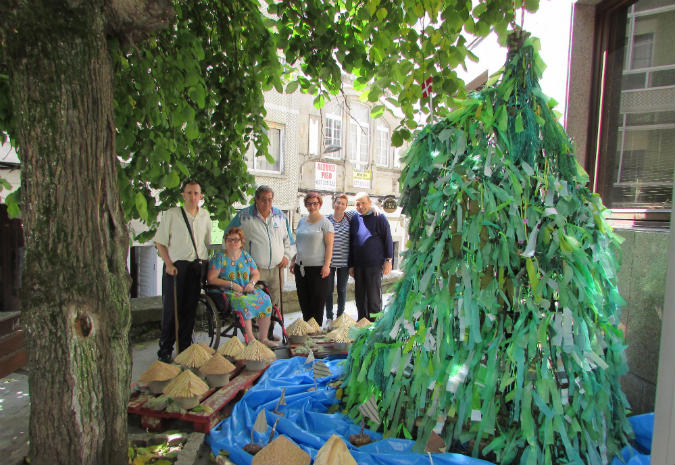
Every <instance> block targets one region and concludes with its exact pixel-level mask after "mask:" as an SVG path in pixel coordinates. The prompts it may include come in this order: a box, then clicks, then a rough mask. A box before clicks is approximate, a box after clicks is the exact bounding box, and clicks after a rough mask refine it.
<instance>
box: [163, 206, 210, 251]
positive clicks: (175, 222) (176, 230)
mask: <svg viewBox="0 0 675 465" xmlns="http://www.w3.org/2000/svg"><path fill="white" fill-rule="evenodd" d="M181 208H182V207H174V208H170V209H168V210H167V211H165V212H164V214H163V215H162V219H161V221H160V223H159V228H158V229H157V232H156V233H155V237H154V238H153V241H154V242H157V243H159V244H162V245H164V246H166V247H167V248H168V249H169V257H171V260H172V261H174V262H176V261H178V260H188V261H192V260H195V259H197V258H201V259H207V258H208V256H209V252H208V250H207V249H206V246H207V245H210V244H211V218H210V217H209V214H208V212H207V211H206V210H204V209H203V208H200V209H199V210H198V211H197V215H195V216H192V215H190V214H189V213H188V212H187V210H186V211H185V214H186V215H187V218H188V221H189V222H190V228H191V229H192V234H193V235H194V238H195V244H196V245H197V250H198V251H199V257H197V254H195V248H194V246H193V245H192V239H190V232H189V231H188V228H187V226H186V225H185V220H184V219H183V214H182V213H181Z"/></svg>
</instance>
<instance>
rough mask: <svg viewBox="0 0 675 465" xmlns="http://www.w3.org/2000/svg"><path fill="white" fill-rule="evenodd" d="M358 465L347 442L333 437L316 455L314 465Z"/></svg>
mask: <svg viewBox="0 0 675 465" xmlns="http://www.w3.org/2000/svg"><path fill="white" fill-rule="evenodd" d="M335 464H340V465H356V460H354V457H352V454H350V453H349V449H348V448H347V445H346V444H345V442H344V441H343V440H342V438H340V437H339V436H336V435H335V434H334V435H332V436H331V437H330V438H329V439H328V441H326V444H324V445H323V446H322V447H321V449H319V452H317V453H316V458H315V459H314V465H335Z"/></svg>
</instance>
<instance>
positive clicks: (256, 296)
mask: <svg viewBox="0 0 675 465" xmlns="http://www.w3.org/2000/svg"><path fill="white" fill-rule="evenodd" d="M209 266H210V267H211V268H215V269H217V270H218V277H219V278H220V279H226V280H228V281H232V282H234V283H237V284H239V285H240V286H242V287H246V284H248V282H249V281H250V276H251V271H253V270H255V269H257V268H258V267H257V266H256V264H255V262H254V261H253V258H252V257H251V256H250V255H249V254H248V252H246V251H245V250H242V251H241V255H239V258H238V259H236V260H231V259H230V258H229V257H228V256H227V255H226V254H225V253H223V252H218V253H216V255H215V256H214V257H213V258H211V263H210V265H209ZM223 295H224V296H225V298H226V299H228V300H229V302H230V306H231V307H232V310H233V311H235V312H241V314H242V315H243V316H244V319H246V320H251V319H253V318H255V317H258V318H264V317H266V316H268V315H270V314H271V313H272V301H271V300H270V296H268V295H267V294H266V293H265V292H264V291H263V290H261V289H255V290H254V291H253V292H252V293H250V294H242V293H240V292H235V291H233V290H231V289H227V290H225V291H223Z"/></svg>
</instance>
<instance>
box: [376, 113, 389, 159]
mask: <svg viewBox="0 0 675 465" xmlns="http://www.w3.org/2000/svg"><path fill="white" fill-rule="evenodd" d="M375 137H376V139H375V143H376V144H377V145H376V147H375V150H376V151H375V162H376V163H377V164H378V165H380V166H386V167H389V166H390V164H391V153H390V152H391V150H390V146H389V145H390V144H389V141H390V137H389V127H388V126H386V125H385V124H383V123H379V124H378V125H377V131H376V133H375Z"/></svg>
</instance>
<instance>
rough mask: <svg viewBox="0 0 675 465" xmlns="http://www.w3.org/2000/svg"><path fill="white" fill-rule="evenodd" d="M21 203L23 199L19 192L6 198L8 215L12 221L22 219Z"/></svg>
mask: <svg viewBox="0 0 675 465" xmlns="http://www.w3.org/2000/svg"><path fill="white" fill-rule="evenodd" d="M20 201H21V197H20V195H19V191H18V190H16V191H14V192H12V193H11V194H9V195H8V196H7V197H6V198H5V204H6V205H7V215H9V217H10V218H11V219H15V218H21V209H20V208H19V203H20Z"/></svg>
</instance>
